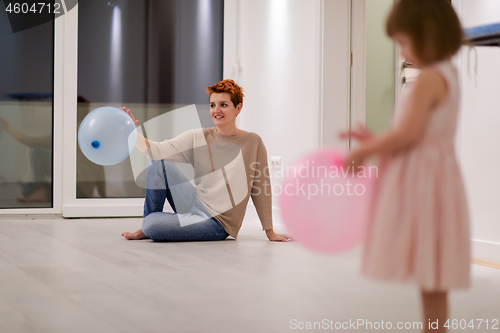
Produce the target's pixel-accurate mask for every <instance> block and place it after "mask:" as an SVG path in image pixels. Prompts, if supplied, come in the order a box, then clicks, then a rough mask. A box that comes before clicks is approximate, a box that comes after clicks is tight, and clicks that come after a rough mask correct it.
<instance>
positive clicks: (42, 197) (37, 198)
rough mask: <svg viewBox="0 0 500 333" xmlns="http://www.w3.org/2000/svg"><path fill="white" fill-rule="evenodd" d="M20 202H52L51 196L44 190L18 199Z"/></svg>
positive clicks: (41, 189)
mask: <svg viewBox="0 0 500 333" xmlns="http://www.w3.org/2000/svg"><path fill="white" fill-rule="evenodd" d="M17 201H19V202H25V203H27V202H30V203H31V202H50V199H49V194H48V193H47V190H45V189H44V188H39V189H37V190H35V192H33V193H31V194H30V195H28V196H27V197H25V198H17Z"/></svg>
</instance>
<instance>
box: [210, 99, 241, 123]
mask: <svg viewBox="0 0 500 333" xmlns="http://www.w3.org/2000/svg"><path fill="white" fill-rule="evenodd" d="M241 108H242V105H241V103H240V104H238V105H237V106H236V107H235V106H234V105H233V102H232V101H231V94H229V93H227V92H221V93H212V94H211V95H210V116H212V120H213V122H214V124H215V125H216V126H219V127H220V126H224V125H226V124H230V123H234V122H235V121H236V116H237V115H238V114H239V113H240V111H241Z"/></svg>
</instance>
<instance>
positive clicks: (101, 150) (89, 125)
mask: <svg viewBox="0 0 500 333" xmlns="http://www.w3.org/2000/svg"><path fill="white" fill-rule="evenodd" d="M136 140H137V130H136V128H135V124H134V121H133V120H132V118H130V116H129V115H128V114H127V113H126V112H125V111H123V110H121V109H119V108H115V107H112V106H103V107H100V108H97V109H95V110H93V111H91V112H90V113H89V114H88V115H87V116H86V117H85V118H84V119H83V121H82V123H81V124H80V128H79V129H78V144H79V145H80V149H81V150H82V153H83V154H84V155H85V156H86V157H87V158H88V159H89V160H91V161H92V162H94V163H95V164H100V165H113V164H117V163H120V162H121V161H123V160H124V159H126V158H127V156H129V155H130V153H131V152H132V150H133V149H134V147H135V142H136Z"/></svg>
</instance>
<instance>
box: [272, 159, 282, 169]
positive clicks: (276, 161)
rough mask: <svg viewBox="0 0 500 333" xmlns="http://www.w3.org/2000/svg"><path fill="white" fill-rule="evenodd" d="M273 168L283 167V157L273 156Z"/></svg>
mask: <svg viewBox="0 0 500 333" xmlns="http://www.w3.org/2000/svg"><path fill="white" fill-rule="evenodd" d="M271 167H272V168H279V167H281V156H271Z"/></svg>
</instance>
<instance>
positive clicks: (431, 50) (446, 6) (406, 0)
mask: <svg viewBox="0 0 500 333" xmlns="http://www.w3.org/2000/svg"><path fill="white" fill-rule="evenodd" d="M385 28H386V33H387V35H389V37H393V36H394V34H396V33H401V34H404V35H406V36H408V37H409V38H410V41H411V45H412V47H413V52H414V53H415V56H416V57H417V58H418V59H419V60H420V61H422V62H423V63H425V64H430V63H433V62H436V61H441V60H444V59H447V58H449V57H451V56H453V55H454V54H455V53H457V52H458V50H459V49H460V47H461V45H462V42H463V39H464V34H463V30H462V25H461V24H460V20H459V18H458V16H457V14H456V13H455V10H454V9H453V7H452V6H451V4H450V1H449V0H399V1H397V2H396V4H395V5H394V6H393V7H392V10H391V11H390V13H389V15H388V17H387V21H386V27H385Z"/></svg>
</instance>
